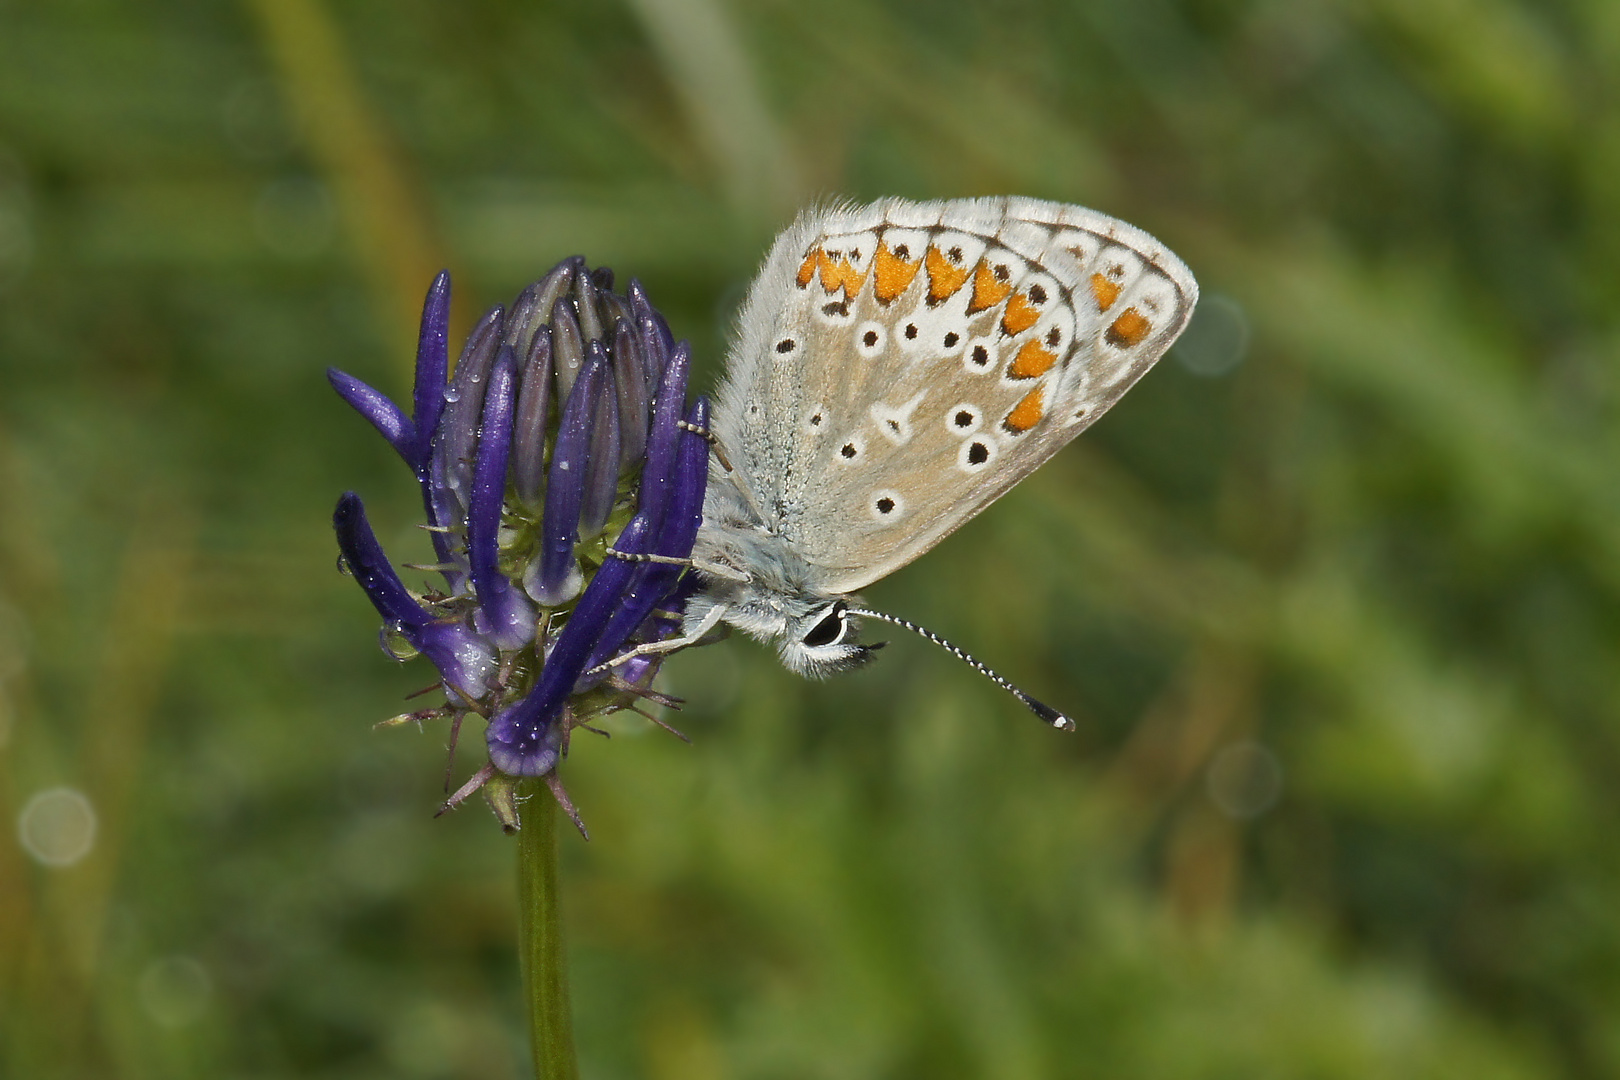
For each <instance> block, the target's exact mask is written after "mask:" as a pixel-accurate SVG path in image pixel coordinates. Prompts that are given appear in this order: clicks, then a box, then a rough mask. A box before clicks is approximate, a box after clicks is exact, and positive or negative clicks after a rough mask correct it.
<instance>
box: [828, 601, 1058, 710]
mask: <svg viewBox="0 0 1620 1080" xmlns="http://www.w3.org/2000/svg"><path fill="white" fill-rule="evenodd" d="M849 614H851V615H853V616H855V617H856V618H860V619H877V620H878V621H879V622H886V623H891V624H893V625H894V626H900V627H904V628H905V629H907V630H910V631H911V632H912V633H913V634H916V635H918V636H919V637H925V638H927V639H928V640H929V641H932V642H933V643H934V644H935V645H938V646H939V647H940V648H942V649H944V650H945V651H946V652H948V653H950V654H951V655H952V656H954V657H956V658H957V659H958V660H960V661H962V663H964V664H966V665H967V666H968V667H970V668H972V669H973V670H974V671H977V672H978V673H979V674H980V675H983V676H984V677H985V678H987V679H989V680H990V681H991V682H993V683H995V684H996V685H997V686H999V687H1001V688H1002V689H1003V690H1005V691H1007V693H1009V694H1011V695H1012V696H1013V697H1015V698H1017V699H1018V700H1019V701H1021V702H1023V704H1024V707H1025V708H1026V709H1028V710H1029V711H1030V712H1032V713H1034V714H1035V715H1036V716H1038V717H1040V718H1041V719H1042V720H1044V721H1046V722H1047V723H1048V724H1051V725H1052V726H1053V727H1055V728H1057V729H1058V730H1059V731H1073V730H1074V721H1073V720H1071V719H1070V718H1069V717H1067V716H1064V715H1063V714H1062V713H1060V712H1058V711H1057V710H1056V709H1054V708H1052V706H1050V705H1047V704H1046V703H1045V702H1041V701H1036V700H1035V699H1034V698H1032V697H1030V696H1029V695H1028V694H1026V693H1024V692H1023V691H1022V690H1020V689H1018V687H1016V686H1014V685H1013V684H1012V683H1010V682H1008V681H1007V680H1006V679H1003V678H1002V677H1001V676H1000V675H997V674H996V673H995V672H994V671H992V670H991V669H990V667H989V666H988V665H986V664H984V663H982V662H980V661H979V660H978V659H976V658H975V657H974V656H973V655H972V654H970V653H968V652H967V650H965V649H959V648H957V647H956V646H955V645H952V644H951V643H950V642H948V641H946V640H945V639H944V638H942V637H940V636H939V635H938V634H936V633H934V632H933V631H932V630H929V629H928V628H927V627H923V626H918V625H917V624H916V623H914V622H911V621H909V620H907V619H901V618H896V617H895V616H893V615H885V614H884V613H883V612H881V611H867V610H865V609H864V608H850V609H849Z"/></svg>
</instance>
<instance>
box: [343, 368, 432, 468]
mask: <svg viewBox="0 0 1620 1080" xmlns="http://www.w3.org/2000/svg"><path fill="white" fill-rule="evenodd" d="M326 381H327V382H329V383H331V384H332V389H334V390H336V391H337V392H338V396H339V397H341V398H342V399H343V400H344V401H347V402H348V403H349V404H350V405H352V406H354V411H355V412H357V413H359V414H360V415H361V416H363V417H365V418H366V419H367V420H369V421H371V426H372V427H374V428H376V429H377V433H378V434H380V435H381V436H382V437H383V438H385V439H387V440H388V445H389V446H392V447H393V448H394V450H395V451H396V452H397V453H398V454H399V456H400V457H402V458H404V459H405V464H407V465H409V466H411V467H412V468H415V467H416V452H417V442H418V440H417V437H416V425H415V424H414V423H412V422H411V418H410V417H408V416H406V415H405V414H404V413H403V412H402V411H400V407H399V406H398V405H395V404H394V403H393V402H392V401H390V400H389V399H388V397H387V396H386V395H385V394H383V393H382V391H380V390H374V389H372V388H371V387H370V386H367V385H366V384H365V383H363V382H361V381H360V380H359V379H357V378H355V377H354V376H353V375H350V374H348V373H347V372H343V371H339V370H338V369H337V368H327V369H326Z"/></svg>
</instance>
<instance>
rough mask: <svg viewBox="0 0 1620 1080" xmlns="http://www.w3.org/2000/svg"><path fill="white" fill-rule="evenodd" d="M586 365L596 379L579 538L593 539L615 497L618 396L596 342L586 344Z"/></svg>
mask: <svg viewBox="0 0 1620 1080" xmlns="http://www.w3.org/2000/svg"><path fill="white" fill-rule="evenodd" d="M590 354H591V355H590V359H589V360H587V361H586V363H587V364H588V365H591V366H593V367H596V368H598V369H599V370H600V372H601V374H600V375H599V376H597V382H596V386H595V387H594V393H593V394H592V401H591V444H590V449H589V451H587V453H586V456H585V497H584V500H583V501H582V502H581V503H580V508H579V535H580V537H581V538H582V539H589V538H590V537H593V536H596V535H597V534H598V533H600V532H601V531H602V529H603V528H604V527H605V526H606V525H607V520H608V518H609V517H610V516H611V515H612V514H613V503H614V502H615V500H617V498H618V495H619V446H620V441H621V439H622V435H621V434H620V431H619V393H618V390H617V388H616V387H615V385H614V381H615V380H614V377H613V364H612V362H611V361H610V360H609V359H608V355H607V351H606V350H605V349H603V348H602V343H601V342H600V341H593V342H591V344H590Z"/></svg>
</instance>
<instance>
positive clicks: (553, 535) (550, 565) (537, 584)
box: [523, 303, 608, 607]
mask: <svg viewBox="0 0 1620 1080" xmlns="http://www.w3.org/2000/svg"><path fill="white" fill-rule="evenodd" d="M557 306H558V307H559V308H561V307H562V306H563V305H562V304H561V303H559V304H558V305H557ZM607 370H608V368H607V357H606V355H605V354H603V353H602V351H601V349H600V348H597V349H594V350H592V352H591V358H590V359H589V360H588V361H586V363H585V366H584V367H583V368H582V369H581V370H580V373H579V378H578V379H577V380H576V381H575V382H574V387H573V390H572V391H571V392H570V393H569V395H568V400H567V402H566V404H564V405H563V413H562V420H561V422H560V423H559V424H558V427H557V444H556V446H554V447H553V448H552V451H551V471H550V472H549V473H548V474H547V478H546V509H545V512H544V514H543V516H542V517H541V526H540V557H539V559H538V560H536V562H535V565H534V566H531V567H530V572H529V575H528V576H526V577H525V579H524V582H523V584H524V587H525V588H526V589H527V590H528V592H529V595H530V596H532V597H534V599H535V600H537V601H538V602H540V603H542V604H544V605H546V606H547V607H554V606H556V605H557V604H562V603H566V602H567V601H569V600H572V599H573V598H574V597H576V596H578V595H579V589H580V586H581V585H582V584H583V581H584V576H583V575H582V574H581V573H580V569H579V560H578V559H577V558H575V556H574V545H575V544H577V543H578V542H579V519H580V510H581V509H582V507H583V506H584V501H585V484H586V479H587V476H586V474H587V469H588V466H589V464H590V449H591V422H592V420H593V419H594V417H595V413H596V399H597V396H598V395H599V394H600V393H601V386H602V383H603V379H604V376H605V374H606V373H607Z"/></svg>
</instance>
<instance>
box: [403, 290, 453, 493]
mask: <svg viewBox="0 0 1620 1080" xmlns="http://www.w3.org/2000/svg"><path fill="white" fill-rule="evenodd" d="M449 377H450V271H448V270H440V271H439V276H438V277H436V278H434V279H433V285H432V286H431V287H430V288H429V289H428V294H427V299H426V300H425V301H423V303H422V327H421V331H420V333H419V334H418V336H417V339H416V386H415V392H414V395H413V401H412V405H411V408H412V415H413V417H414V418H415V423H416V439H417V442H416V448H415V450H414V451H413V452H412V456H411V457H410V458H407V459H406V460H407V461H408V462H409V464H410V466H411V468H413V469H415V470H416V471H417V472H418V473H420V472H421V471H422V470H423V468H424V467H425V466H426V465H427V461H428V457H429V455H430V454H432V452H433V432H434V431H435V430H436V429H437V428H438V426H439V418H440V416H441V415H442V414H443V413H444V383H445V380H446V379H448V378H449Z"/></svg>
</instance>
